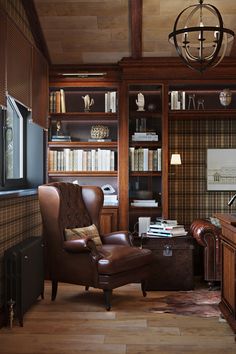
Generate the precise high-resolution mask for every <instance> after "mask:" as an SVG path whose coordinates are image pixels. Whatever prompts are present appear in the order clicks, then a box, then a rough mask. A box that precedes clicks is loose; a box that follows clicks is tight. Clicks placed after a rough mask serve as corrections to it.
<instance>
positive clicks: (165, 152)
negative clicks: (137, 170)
mask: <svg viewBox="0 0 236 354" xmlns="http://www.w3.org/2000/svg"><path fill="white" fill-rule="evenodd" d="M162 95H163V97H162V105H163V107H162V198H161V200H162V216H163V217H164V218H168V217H169V215H168V214H169V204H168V201H169V187H168V179H169V164H170V159H169V128H168V127H169V122H168V107H169V106H168V99H169V98H168V97H169V95H168V86H167V85H163V89H162Z"/></svg>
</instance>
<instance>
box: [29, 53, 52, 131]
mask: <svg viewBox="0 0 236 354" xmlns="http://www.w3.org/2000/svg"><path fill="white" fill-rule="evenodd" d="M32 120H33V122H34V123H36V124H38V125H40V126H41V127H43V128H47V126H48V63H47V61H46V59H45V58H44V57H43V55H42V54H41V53H40V51H39V50H38V49H36V48H33V54H32Z"/></svg>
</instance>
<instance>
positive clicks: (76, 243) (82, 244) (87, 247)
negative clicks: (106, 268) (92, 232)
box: [63, 237, 102, 262]
mask: <svg viewBox="0 0 236 354" xmlns="http://www.w3.org/2000/svg"><path fill="white" fill-rule="evenodd" d="M63 248H64V250H65V251H67V252H69V253H85V252H87V253H90V254H91V256H92V258H93V260H94V261H95V262H97V261H98V260H99V259H100V258H102V255H101V254H100V253H99V252H98V250H97V247H96V245H95V243H94V241H93V240H91V239H90V238H89V237H88V238H84V239H79V240H71V241H64V247H63Z"/></svg>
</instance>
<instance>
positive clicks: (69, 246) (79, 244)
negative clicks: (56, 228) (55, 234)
mask: <svg viewBox="0 0 236 354" xmlns="http://www.w3.org/2000/svg"><path fill="white" fill-rule="evenodd" d="M63 249H64V250H65V251H67V252H70V253H81V252H89V248H88V240H87V239H78V240H70V241H64V243H63Z"/></svg>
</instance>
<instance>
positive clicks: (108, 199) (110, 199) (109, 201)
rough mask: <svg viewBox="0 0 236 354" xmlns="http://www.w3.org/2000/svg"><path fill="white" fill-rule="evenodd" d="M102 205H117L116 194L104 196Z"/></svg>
mask: <svg viewBox="0 0 236 354" xmlns="http://www.w3.org/2000/svg"><path fill="white" fill-rule="evenodd" d="M103 205H118V198H117V194H104V203H103Z"/></svg>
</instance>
